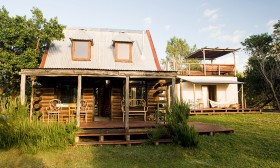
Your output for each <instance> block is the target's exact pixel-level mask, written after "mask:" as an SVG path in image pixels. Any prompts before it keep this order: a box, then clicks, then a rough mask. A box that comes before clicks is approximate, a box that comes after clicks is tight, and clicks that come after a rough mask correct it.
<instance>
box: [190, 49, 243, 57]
mask: <svg viewBox="0 0 280 168" xmlns="http://www.w3.org/2000/svg"><path fill="white" fill-rule="evenodd" d="M239 49H240V48H238V49H229V48H224V49H223V48H201V49H199V50H197V51H195V52H193V53H192V54H190V55H188V56H187V58H194V59H203V52H205V59H206V60H213V59H216V58H218V57H221V56H224V55H226V54H229V53H232V52H235V51H238V50H239Z"/></svg>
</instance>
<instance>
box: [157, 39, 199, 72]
mask: <svg viewBox="0 0 280 168" xmlns="http://www.w3.org/2000/svg"><path fill="white" fill-rule="evenodd" d="M195 50H196V45H194V46H193V47H190V46H189V44H188V43H187V42H186V40H185V39H182V38H177V37H175V36H174V37H172V38H171V39H170V40H169V41H168V42H167V46H166V50H165V52H166V54H167V56H166V58H165V59H162V60H161V62H162V63H163V64H166V63H167V62H172V63H173V64H171V65H170V66H171V67H172V69H173V70H181V69H184V66H183V64H184V63H198V61H197V60H193V59H186V56H188V55H189V54H191V53H192V52H194V51H195Z"/></svg>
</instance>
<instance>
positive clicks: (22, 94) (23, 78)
mask: <svg viewBox="0 0 280 168" xmlns="http://www.w3.org/2000/svg"><path fill="white" fill-rule="evenodd" d="M25 84H26V75H25V74H21V79H20V102H21V105H24V104H25Z"/></svg>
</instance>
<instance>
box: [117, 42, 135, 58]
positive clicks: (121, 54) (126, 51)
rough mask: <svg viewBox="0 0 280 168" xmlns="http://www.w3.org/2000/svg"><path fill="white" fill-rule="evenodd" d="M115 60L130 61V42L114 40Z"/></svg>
mask: <svg viewBox="0 0 280 168" xmlns="http://www.w3.org/2000/svg"><path fill="white" fill-rule="evenodd" d="M115 53H116V62H132V42H115Z"/></svg>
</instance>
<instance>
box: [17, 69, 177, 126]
mask: <svg viewBox="0 0 280 168" xmlns="http://www.w3.org/2000/svg"><path fill="white" fill-rule="evenodd" d="M176 75H177V74H176V72H174V71H138V70H100V69H54V68H50V69H47V68H45V69H40V68H38V69H22V70H21V92H20V93H21V102H22V103H24V102H25V101H26V96H29V95H26V80H31V83H32V90H31V95H30V97H31V103H30V119H32V118H33V116H32V115H33V112H34V111H35V110H38V109H39V110H40V112H42V114H43V118H42V120H43V121H44V122H46V121H49V118H46V115H48V112H47V111H46V107H47V106H49V101H50V100H53V99H59V100H61V104H60V105H55V106H60V107H61V111H60V112H59V114H58V115H60V118H59V119H57V121H59V122H60V121H62V122H68V121H69V120H70V119H74V120H76V122H77V126H79V127H80V126H81V123H83V122H91V123H92V122H94V121H95V116H96V115H97V116H98V117H104V118H107V119H108V120H109V121H110V122H113V121H122V119H123V118H124V121H123V122H121V123H122V124H123V125H124V126H125V128H126V129H127V130H129V127H130V126H129V125H130V124H129V123H130V122H129V121H130V115H129V113H130V108H131V102H130V100H131V99H141V100H145V102H146V106H147V107H148V110H147V113H148V115H149V114H152V113H155V112H156V110H157V104H158V103H159V102H165V103H170V102H171V100H172V98H173V97H174V94H175V93H174V87H175V78H176ZM38 83H39V85H41V86H40V87H41V88H43V89H40V92H42V93H40V94H39V95H40V96H38V93H37V90H36V88H37V86H36V85H38ZM63 83H64V84H63ZM65 83H66V84H65ZM64 86H65V87H66V88H68V90H67V89H63V87H64ZM69 88H70V89H69ZM163 88H164V91H163ZM70 92H71V94H70ZM67 95H68V97H67ZM69 95H72V96H70V97H69ZM82 100H86V101H87V104H88V109H87V111H86V113H87V114H88V115H87V119H86V116H85V115H84V112H83V111H82V110H81V107H82V104H81V101H82ZM122 101H123V102H124V111H122V108H121V102H122ZM36 102H40V103H39V105H38V104H36ZM73 104H74V107H75V110H76V111H75V113H74V115H72V116H70V108H69V107H70V105H73ZM68 109H69V110H68ZM44 115H45V116H44ZM123 115H124V117H123ZM141 117H143V116H140V117H137V116H135V117H133V118H132V119H133V120H132V121H138V120H139V119H140V121H143V118H141ZM46 119H47V120H46Z"/></svg>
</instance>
